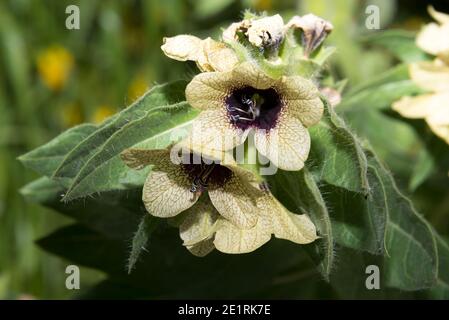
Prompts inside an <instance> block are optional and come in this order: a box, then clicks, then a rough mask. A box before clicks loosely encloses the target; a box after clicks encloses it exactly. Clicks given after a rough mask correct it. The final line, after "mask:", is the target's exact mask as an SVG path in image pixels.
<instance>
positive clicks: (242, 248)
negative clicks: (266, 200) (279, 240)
mask: <svg viewBox="0 0 449 320" xmlns="http://www.w3.org/2000/svg"><path fill="white" fill-rule="evenodd" d="M270 239H271V225H270V221H269V220H268V219H263V218H260V219H259V220H258V222H257V224H256V225H255V226H254V227H253V228H251V229H241V228H238V227H236V226H235V225H234V224H232V223H230V222H229V221H226V220H224V219H220V221H219V227H218V229H217V232H216V233H215V239H214V245H215V248H217V250H219V251H221V252H224V253H230V254H241V253H248V252H252V251H254V250H256V249H257V248H259V247H261V246H262V245H264V244H265V243H267V242H268V241H270Z"/></svg>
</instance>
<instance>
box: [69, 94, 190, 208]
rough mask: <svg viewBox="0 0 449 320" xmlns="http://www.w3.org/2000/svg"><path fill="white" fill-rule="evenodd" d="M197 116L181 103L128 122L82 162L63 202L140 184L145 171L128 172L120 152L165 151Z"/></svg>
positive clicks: (183, 134) (182, 134) (185, 104)
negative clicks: (135, 150) (130, 149)
mask: <svg viewBox="0 0 449 320" xmlns="http://www.w3.org/2000/svg"><path fill="white" fill-rule="evenodd" d="M197 115H198V111H197V110H195V109H192V108H191V107H190V106H189V105H188V104H187V103H185V102H183V103H180V104H177V105H173V106H171V107H170V108H168V109H166V110H165V111H155V112H151V111H150V112H149V113H148V114H147V115H145V116H144V117H142V118H140V119H137V120H133V121H131V122H129V123H128V124H126V125H125V126H123V127H122V128H121V129H119V130H118V131H116V132H115V133H114V134H112V136H111V137H109V138H108V139H107V140H106V141H105V142H104V144H103V145H102V146H101V148H99V149H98V150H97V152H96V153H95V154H94V155H93V156H92V157H91V158H89V159H88V160H87V161H86V162H85V164H84V165H83V166H82V167H81V168H80V170H79V172H78V174H77V175H76V177H75V178H74V179H73V182H72V184H71V185H70V188H69V190H68V191H67V193H66V195H65V197H64V199H63V200H64V201H70V200H73V199H76V198H80V197H85V196H88V195H90V194H93V193H97V192H103V191H108V190H120V189H127V188H129V187H130V186H141V185H143V182H144V180H145V178H146V176H147V175H148V169H147V170H143V171H133V170H130V169H129V168H128V167H127V166H126V165H125V164H124V163H123V161H122V160H121V159H120V153H121V152H122V151H123V150H125V149H127V148H130V147H137V148H146V149H151V148H165V147H167V146H168V145H170V144H171V143H173V142H175V141H178V140H179V139H180V138H182V137H183V136H185V135H186V134H187V133H188V131H187V129H188V128H189V126H190V125H191V122H192V121H193V119H194V118H195V117H196V116H197ZM96 134H97V133H94V134H93V135H92V136H91V137H93V136H95V135H96ZM87 147H88V146H87V145H86V146H84V148H87Z"/></svg>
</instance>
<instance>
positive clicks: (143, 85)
mask: <svg viewBox="0 0 449 320" xmlns="http://www.w3.org/2000/svg"><path fill="white" fill-rule="evenodd" d="M149 88H150V85H149V83H148V81H147V80H146V79H145V77H144V76H143V75H138V76H136V77H135V78H134V79H133V80H132V81H131V83H130V85H129V87H128V101H129V102H133V101H135V100H137V99H138V98H139V97H140V96H142V95H143V94H144V93H145V92H146V91H147V90H148V89H149Z"/></svg>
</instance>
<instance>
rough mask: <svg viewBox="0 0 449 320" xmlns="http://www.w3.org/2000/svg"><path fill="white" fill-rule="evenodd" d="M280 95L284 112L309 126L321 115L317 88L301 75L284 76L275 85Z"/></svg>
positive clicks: (321, 109)
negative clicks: (283, 104)
mask: <svg viewBox="0 0 449 320" xmlns="http://www.w3.org/2000/svg"><path fill="white" fill-rule="evenodd" d="M277 86H278V88H279V89H278V90H279V92H280V94H281V96H282V97H283V98H284V100H285V104H286V107H285V108H286V112H288V114H289V115H290V116H293V117H296V118H298V119H299V120H301V123H302V124H303V125H304V126H306V127H310V126H313V125H314V124H316V123H318V122H319V121H320V119H321V117H322V116H323V111H324V106H323V102H322V101H321V99H320V98H319V90H318V88H317V87H316V86H315V85H314V84H313V82H311V81H310V80H307V79H305V78H303V77H299V76H294V77H285V78H283V79H282V81H281V82H280V83H279V84H278V85H277Z"/></svg>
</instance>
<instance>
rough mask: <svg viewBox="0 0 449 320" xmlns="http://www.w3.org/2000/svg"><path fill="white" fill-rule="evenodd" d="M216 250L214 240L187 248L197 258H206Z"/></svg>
mask: <svg viewBox="0 0 449 320" xmlns="http://www.w3.org/2000/svg"><path fill="white" fill-rule="evenodd" d="M214 249H215V246H214V239H213V238H211V239H207V240H204V241H201V242H198V243H197V244H194V245H192V246H187V250H189V251H190V252H191V253H192V254H193V255H194V256H197V257H201V258H202V257H205V256H206V255H208V254H209V253H211V252H212V251H213V250H214Z"/></svg>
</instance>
